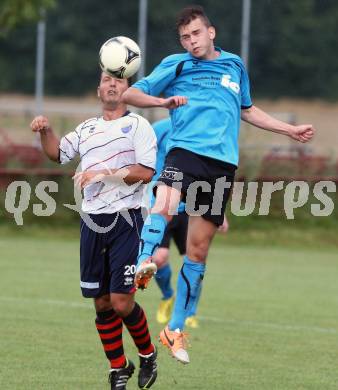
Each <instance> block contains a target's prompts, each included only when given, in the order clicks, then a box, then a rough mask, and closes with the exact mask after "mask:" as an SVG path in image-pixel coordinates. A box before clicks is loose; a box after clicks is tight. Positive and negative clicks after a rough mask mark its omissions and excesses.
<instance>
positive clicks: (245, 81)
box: [240, 65, 252, 109]
mask: <svg viewBox="0 0 338 390" xmlns="http://www.w3.org/2000/svg"><path fill="white" fill-rule="evenodd" d="M240 88H241V108H244V109H245V108H250V107H251V106H252V100H251V96H250V81H249V76H248V73H247V71H246V69H245V68H244V65H243V67H242V75H241V87H240Z"/></svg>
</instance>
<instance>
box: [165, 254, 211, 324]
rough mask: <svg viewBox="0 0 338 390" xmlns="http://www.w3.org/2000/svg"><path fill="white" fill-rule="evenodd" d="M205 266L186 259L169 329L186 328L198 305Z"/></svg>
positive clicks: (178, 283)
mask: <svg viewBox="0 0 338 390" xmlns="http://www.w3.org/2000/svg"><path fill="white" fill-rule="evenodd" d="M204 272H205V264H202V263H196V262H195V261H191V260H189V259H188V257H187V256H185V257H184V261H183V265H182V268H181V271H180V273H179V275H178V279H177V291H176V301H175V306H174V311H173V314H172V316H171V320H170V322H169V329H170V330H175V329H177V328H179V329H180V330H182V329H183V328H184V322H185V319H186V318H187V317H188V316H189V313H190V312H191V309H192V307H194V306H195V305H197V303H196V300H198V296H199V290H200V286H201V282H202V280H203V277H204Z"/></svg>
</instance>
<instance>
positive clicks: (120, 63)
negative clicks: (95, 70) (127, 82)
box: [99, 36, 141, 79]
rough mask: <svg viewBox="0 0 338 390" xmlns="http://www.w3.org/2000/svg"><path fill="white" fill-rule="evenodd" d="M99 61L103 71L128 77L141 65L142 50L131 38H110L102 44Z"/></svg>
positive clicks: (113, 75) (124, 77) (111, 74)
mask: <svg viewBox="0 0 338 390" xmlns="http://www.w3.org/2000/svg"><path fill="white" fill-rule="evenodd" d="M99 63H100V67H101V69H102V70H103V72H105V73H108V74H109V75H110V76H112V77H116V78H119V79H128V78H129V77H131V76H133V75H134V74H135V73H136V72H137V71H138V69H139V67H140V65H141V50H140V48H139V47H138V45H137V43H136V42H134V41H133V40H132V39H130V38H127V37H122V36H121V37H114V38H110V39H108V41H106V42H105V43H104V44H103V45H102V46H101V49H100V53H99Z"/></svg>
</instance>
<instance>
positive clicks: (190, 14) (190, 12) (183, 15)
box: [176, 5, 211, 31]
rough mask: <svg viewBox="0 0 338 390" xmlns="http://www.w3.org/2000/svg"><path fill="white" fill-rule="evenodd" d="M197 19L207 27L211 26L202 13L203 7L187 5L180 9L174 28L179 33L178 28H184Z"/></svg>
mask: <svg viewBox="0 0 338 390" xmlns="http://www.w3.org/2000/svg"><path fill="white" fill-rule="evenodd" d="M197 18H200V19H202V21H203V22H204V23H205V25H206V26H207V27H210V26H211V23H210V20H209V18H208V17H207V15H206V13H205V12H204V9H203V7H201V6H200V5H189V6H188V7H185V8H183V9H182V11H181V12H180V13H179V14H178V15H177V18H176V28H177V31H179V29H180V27H182V26H186V25H187V24H189V23H190V22H191V21H192V20H195V19H197Z"/></svg>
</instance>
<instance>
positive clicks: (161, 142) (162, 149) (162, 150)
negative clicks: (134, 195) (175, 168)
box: [150, 118, 185, 213]
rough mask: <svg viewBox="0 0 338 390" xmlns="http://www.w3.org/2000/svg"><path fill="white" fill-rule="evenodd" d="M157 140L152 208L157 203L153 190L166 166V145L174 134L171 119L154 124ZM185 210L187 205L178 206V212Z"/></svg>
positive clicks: (152, 182)
mask: <svg viewBox="0 0 338 390" xmlns="http://www.w3.org/2000/svg"><path fill="white" fill-rule="evenodd" d="M152 127H153V129H154V131H155V134H156V138H157V155H156V168H155V169H156V174H155V175H154V176H153V178H152V181H151V184H152V185H151V201H150V203H151V206H153V205H154V203H155V197H154V195H153V193H152V188H153V186H154V185H155V183H156V182H157V179H158V178H159V176H160V174H161V171H162V169H163V166H164V161H165V156H166V145H167V143H168V140H169V138H170V135H171V132H172V124H171V120H170V118H166V119H162V120H160V121H157V122H155V123H153V124H152ZM184 210H185V203H183V202H180V204H179V206H178V212H179V213H182V212H183V211H184Z"/></svg>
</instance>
